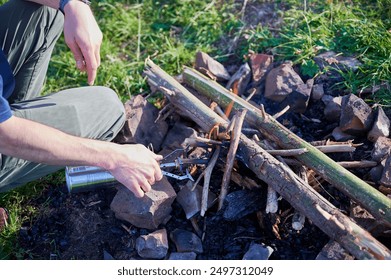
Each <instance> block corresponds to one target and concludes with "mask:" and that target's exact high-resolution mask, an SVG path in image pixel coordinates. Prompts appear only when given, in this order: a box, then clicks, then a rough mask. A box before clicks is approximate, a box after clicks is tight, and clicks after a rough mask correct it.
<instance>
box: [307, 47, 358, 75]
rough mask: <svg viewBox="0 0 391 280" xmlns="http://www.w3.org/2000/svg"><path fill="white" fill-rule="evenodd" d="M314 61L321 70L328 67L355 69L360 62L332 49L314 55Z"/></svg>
mask: <svg viewBox="0 0 391 280" xmlns="http://www.w3.org/2000/svg"><path fill="white" fill-rule="evenodd" d="M314 61H315V62H316V63H317V64H318V66H319V68H320V69H321V70H324V69H325V68H329V69H331V70H342V71H348V70H352V71H356V70H357V69H358V68H359V67H360V66H361V65H362V63H361V62H360V61H359V60H357V59H356V58H354V57H346V56H342V55H337V54H336V53H335V52H333V51H328V52H324V53H322V54H320V55H317V56H316V57H314Z"/></svg>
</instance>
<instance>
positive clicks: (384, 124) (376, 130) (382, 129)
mask: <svg viewBox="0 0 391 280" xmlns="http://www.w3.org/2000/svg"><path fill="white" fill-rule="evenodd" d="M389 135H390V119H389V118H388V117H387V116H386V114H385V113H384V110H383V108H382V107H378V109H377V111H376V114H375V121H374V123H373V126H372V128H371V130H370V131H369V133H368V140H369V141H371V142H376V140H377V139H378V138H379V137H381V136H382V137H388V136H389Z"/></svg>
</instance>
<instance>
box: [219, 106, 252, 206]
mask: <svg viewBox="0 0 391 280" xmlns="http://www.w3.org/2000/svg"><path fill="white" fill-rule="evenodd" d="M246 113H247V110H246V109H245V110H242V111H239V112H238V113H237V114H236V116H237V117H236V121H235V125H234V128H233V136H232V138H231V144H230V146H229V151H228V154H227V163H226V165H225V170H224V176H223V182H222V183H221V190H220V196H219V206H218V210H220V209H221V208H222V207H223V203H224V200H225V197H226V196H227V193H228V186H229V181H230V180H231V172H232V168H233V166H234V162H235V157H236V151H237V149H238V146H239V141H240V135H241V131H242V126H243V121H244V117H245V116H246Z"/></svg>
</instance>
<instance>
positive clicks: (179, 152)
mask: <svg viewBox="0 0 391 280" xmlns="http://www.w3.org/2000/svg"><path fill="white" fill-rule="evenodd" d="M195 61H196V62H195V65H194V68H187V67H185V68H184V70H183V73H182V74H181V75H180V76H178V77H172V76H170V75H168V74H167V73H166V72H165V71H164V70H162V69H161V68H159V66H157V65H155V64H154V63H153V62H152V61H151V60H147V61H146V68H145V76H146V78H147V81H148V83H149V85H150V89H151V93H150V94H149V95H148V96H141V95H139V96H135V97H133V98H132V99H131V100H129V101H128V102H127V103H126V104H125V107H126V111H127V119H128V120H127V123H126V125H125V127H124V129H123V131H122V132H121V133H120V135H119V136H118V137H117V138H116V140H115V141H117V142H119V143H135V142H137V143H141V144H144V145H146V146H149V147H151V148H152V149H153V150H154V151H155V152H156V153H159V154H162V155H163V156H164V157H165V158H164V160H163V163H164V162H175V161H176V162H177V163H178V162H179V163H178V166H176V168H175V167H172V168H170V169H168V170H166V171H167V172H168V173H169V174H177V179H175V176H174V177H172V176H171V177H170V176H165V178H164V179H163V180H162V181H161V182H158V183H156V184H155V185H154V186H153V189H152V191H151V192H150V193H147V194H146V196H145V197H144V198H143V199H142V201H141V203H140V201H139V200H137V199H136V198H135V197H134V196H133V195H132V194H131V193H130V192H129V191H127V190H125V189H124V188H120V189H119V191H118V193H117V195H116V196H115V197H114V199H113V201H112V202H111V209H112V210H113V211H114V213H115V216H116V217H117V218H118V219H121V220H123V221H127V222H129V223H130V224H131V225H133V226H136V227H140V228H144V229H147V230H148V232H147V233H145V234H144V235H140V236H139V237H138V238H137V240H136V244H135V248H136V249H137V252H138V255H139V256H140V257H141V258H146V259H148V258H154V259H164V258H166V259H196V258H199V256H201V255H202V253H203V245H204V244H203V242H204V240H205V238H206V236H207V235H208V234H209V233H208V222H207V220H208V219H209V220H211V219H213V217H214V216H222V217H223V219H224V220H225V221H227V223H230V222H232V221H237V220H240V219H242V218H243V217H245V216H246V215H253V216H254V217H256V220H257V223H258V226H259V227H261V228H263V229H264V230H265V231H269V232H270V233H271V234H272V235H273V236H274V237H275V238H276V239H280V240H281V239H283V238H284V237H283V236H281V235H280V227H281V226H282V224H286V223H287V220H288V219H289V223H290V227H291V230H293V231H295V232H300V231H302V230H303V229H305V228H306V227H308V226H313V225H315V226H316V227H317V228H319V229H320V230H321V231H322V232H323V233H325V234H326V235H327V236H328V238H329V240H330V241H329V243H327V244H326V245H325V246H324V247H323V249H322V250H320V251H319V254H318V256H317V259H391V252H390V248H389V246H390V244H389V243H388V244H387V243H384V242H383V240H387V238H389V237H390V233H391V232H390V230H391V229H390V227H391V178H390V176H391V175H390V174H391V169H390V166H391V164H390V162H391V157H389V155H390V153H391V145H390V144H391V140H390V139H389V138H388V136H389V126H390V121H389V119H388V117H387V116H386V113H385V112H384V111H383V109H382V108H381V107H380V106H373V107H370V106H369V105H368V104H366V102H365V101H364V100H363V99H362V98H360V97H359V95H355V94H342V93H341V94H340V96H339V95H337V94H335V92H333V91H332V90H330V89H329V87H328V86H327V85H326V83H323V82H324V81H325V77H326V76H327V75H328V76H333V75H337V74H338V72H337V71H336V70H335V69H336V68H335V67H338V70H341V71H343V69H345V68H346V69H347V68H350V69H352V68H353V69H354V67H358V62H356V61H354V60H352V59H349V58H343V57H340V56H335V54H333V53H325V54H322V55H320V56H319V57H317V58H316V60H315V61H316V62H317V63H318V64H319V65H320V67H322V68H323V69H324V70H325V71H324V72H323V73H325V74H324V75H321V76H319V77H316V78H309V77H305V78H306V81H305V82H304V81H303V77H301V76H300V75H299V74H298V73H297V72H296V71H297V69H295V68H294V67H293V66H292V64H291V63H289V62H284V63H276V62H274V61H273V57H272V56H270V55H265V54H254V53H252V54H249V56H248V57H247V58H246V61H247V62H246V63H244V64H243V65H242V66H240V67H237V69H235V71H232V70H233V69H230V71H228V70H227V69H226V68H225V67H224V66H223V65H222V64H220V63H219V62H217V61H216V60H214V59H212V58H211V57H210V56H208V55H207V54H205V53H202V52H199V53H198V54H197V56H196V59H195ZM328 81H330V78H328ZM157 93H160V94H163V95H164V98H162V100H163V101H162V103H161V104H160V105H161V108H160V110H158V109H157V108H156V107H154V106H153V105H151V104H150V103H148V102H147V99H148V98H149V97H150V96H152V95H155V94H157ZM311 110H312V111H311ZM310 112H312V113H310ZM313 112H315V113H316V114H313ZM288 115H289V116H290V117H289V118H288V117H286V116H288ZM315 115H316V117H314V116H315ZM292 120H296V121H297V120H300V121H301V122H303V123H304V124H305V126H308V130H309V131H307V132H303V131H301V130H299V129H297V127H295V125H294V124H293V121H292ZM323 123H324V124H323ZM320 128H323V129H320ZM311 129H313V130H312V131H311ZM304 137H305V138H306V140H304V139H303V138H304ZM362 140H365V143H362V142H358V141H362ZM364 146H365V147H366V148H367V147H370V148H371V150H369V152H368V151H364V149H363V147H364ZM360 149H361V150H362V151H363V152H362V153H358V154H359V156H361V158H359V157H358V156H357V150H360ZM352 154H355V156H354V157H353V156H352ZM334 159H336V160H334ZM339 159H343V160H339ZM347 159H350V160H347ZM197 160H198V162H197ZM200 160H204V162H202V161H200ZM205 160H206V161H205ZM181 161H183V162H182V163H183V164H182V163H180V162H181ZM185 162H188V163H189V164H185ZM200 162H202V164H199V163H200ZM357 170H361V172H358V171H357ZM178 176H179V177H178ZM178 178H180V179H179V180H178ZM327 190H333V193H337V194H338V195H339V196H340V197H342V198H344V201H342V199H341V200H340V201H339V202H338V203H336V201H337V200H336V199H332V198H331V197H333V195H332V194H330V193H329V192H328V191H327ZM325 194H326V195H325ZM174 202H175V203H177V204H179V205H180V206H181V208H182V209H181V211H184V213H185V216H186V219H187V220H188V221H189V222H190V223H191V225H192V230H188V229H186V230H185V229H183V228H181V227H180V226H177V227H176V228H168V226H167V225H168V224H170V223H173V219H175V217H174V216H175V213H173V203H174ZM281 205H284V206H283V207H281ZM286 205H290V210H289V211H286V210H287V207H286ZM288 209H289V208H288ZM287 212H289V213H287ZM254 240H255V241H254ZM254 240H253V239H252V240H249V241H248V246H247V249H248V250H247V251H246V252H245V253H244V254H243V256H242V258H243V259H268V258H270V257H271V256H272V255H273V251H274V249H273V245H272V244H265V243H264V242H259V241H257V239H256V238H255V239H254ZM259 240H260V239H259ZM388 240H389V239H388ZM387 246H388V247H387Z"/></svg>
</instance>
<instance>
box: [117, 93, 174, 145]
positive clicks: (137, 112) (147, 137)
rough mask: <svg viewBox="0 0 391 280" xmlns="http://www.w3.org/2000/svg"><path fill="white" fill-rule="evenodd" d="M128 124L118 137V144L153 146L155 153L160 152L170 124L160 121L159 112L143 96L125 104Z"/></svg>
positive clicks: (134, 97)
mask: <svg viewBox="0 0 391 280" xmlns="http://www.w3.org/2000/svg"><path fill="white" fill-rule="evenodd" d="M125 112H126V122H125V125H124V127H123V129H122V130H121V132H120V133H119V135H118V136H117V137H116V140H115V141H116V142H117V143H139V144H143V145H144V146H148V145H149V144H152V146H153V148H154V150H155V151H160V149H161V145H162V142H163V140H164V137H165V136H166V134H167V130H168V124H167V123H166V122H165V121H164V120H158V121H157V122H156V123H155V120H156V119H157V117H158V115H159V110H158V109H157V108H156V107H155V106H153V105H152V104H150V103H149V102H148V101H147V100H146V99H144V97H142V96H141V95H136V96H133V97H132V98H131V99H130V100H129V101H127V102H126V103H125Z"/></svg>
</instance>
